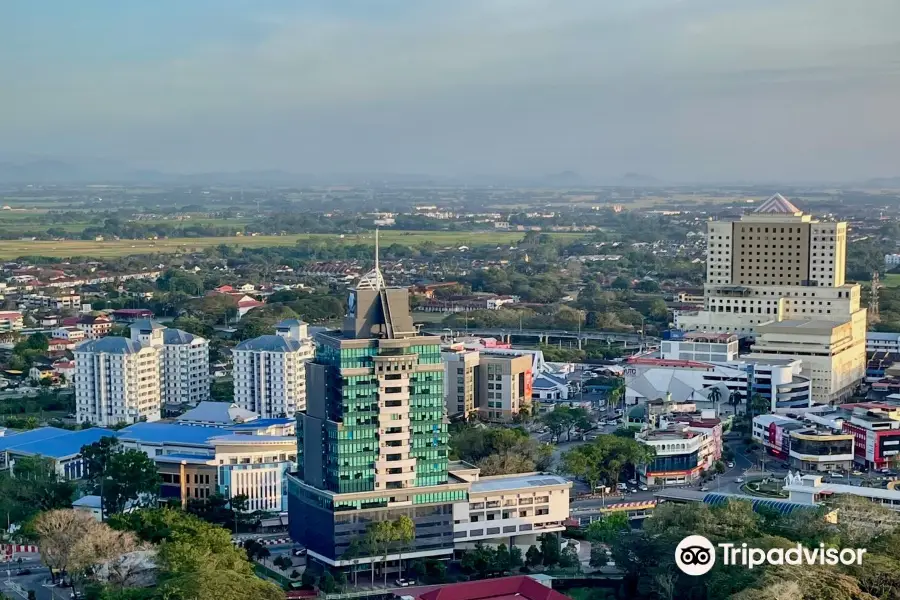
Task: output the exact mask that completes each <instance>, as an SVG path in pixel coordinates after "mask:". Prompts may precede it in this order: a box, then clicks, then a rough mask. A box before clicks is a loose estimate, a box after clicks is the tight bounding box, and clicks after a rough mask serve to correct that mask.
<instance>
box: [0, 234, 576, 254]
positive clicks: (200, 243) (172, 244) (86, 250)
mask: <svg viewBox="0 0 900 600" xmlns="http://www.w3.org/2000/svg"><path fill="white" fill-rule="evenodd" d="M524 235H525V234H524V233H522V232H493V231H490V232H470V231H459V232H456V231H392V230H386V231H382V232H381V234H380V241H381V244H383V245H385V246H389V245H391V244H395V243H397V244H404V245H407V246H418V245H420V244H424V243H425V242H433V243H435V244H437V245H438V246H463V245H465V246H479V245H484V244H515V243H517V242H519V241H520V240H521V239H522V238H523V237H524ZM551 235H553V236H554V237H570V238H577V237H582V234H575V233H571V234H570V233H554V234H551ZM307 239H318V240H341V241H342V242H343V243H346V244H372V245H374V244H375V234H374V233H364V234H347V235H345V236H340V235H337V234H314V233H310V234H298V235H260V236H233V237H198V238H169V239H161V240H111V241H103V242H95V241H82V240H64V241H46V242H45V241H31V240H0V259H3V260H9V259H14V258H17V257H19V256H48V257H55V258H68V257H73V256H83V257H93V258H117V257H122V256H130V255H135V254H184V253H190V252H197V251H202V250H203V249H204V248H209V247H214V246H219V245H222V244H225V245H227V246H235V247H238V248H263V247H266V246H292V245H294V244H296V243H297V242H298V241H300V240H307Z"/></svg>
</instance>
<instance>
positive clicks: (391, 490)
mask: <svg viewBox="0 0 900 600" xmlns="http://www.w3.org/2000/svg"><path fill="white" fill-rule="evenodd" d="M376 254H377V251H376ZM317 342H318V348H317V352H316V359H315V361H314V362H312V363H310V364H309V365H308V375H309V387H310V394H309V398H308V402H307V406H306V411H305V412H301V413H299V414H298V419H297V437H298V469H297V474H296V476H293V477H289V478H288V485H289V490H290V493H291V497H290V499H291V503H292V504H291V514H292V515H293V514H297V515H304V518H302V519H301V518H291V536H292V537H293V538H294V539H295V540H296V541H298V542H300V543H302V544H304V545H305V546H306V547H307V548H308V550H309V555H310V556H311V557H313V558H314V559H316V560H318V561H321V562H324V563H325V564H329V565H332V566H334V565H341V564H349V562H345V561H342V560H341V558H340V556H341V554H343V553H344V552H345V551H346V549H347V546H348V545H349V543H350V541H351V540H352V539H353V538H355V537H356V536H358V535H362V534H364V533H365V530H366V524H367V523H368V522H370V521H372V520H384V519H395V518H397V517H399V516H400V515H407V516H409V517H410V518H411V519H413V522H414V523H415V525H416V539H415V541H414V542H413V544H412V546H413V547H412V548H411V550H409V551H407V552H404V556H408V557H409V558H415V557H421V556H445V555H448V554H452V552H453V502H454V501H461V500H464V499H466V497H467V488H468V484H467V483H466V482H463V481H456V480H451V478H450V477H449V476H448V472H447V464H448V460H447V453H448V451H447V442H448V433H447V423H446V422H445V419H444V387H443V382H444V366H443V365H442V364H441V354H440V343H441V340H440V338H439V337H437V336H421V335H418V334H417V332H416V329H415V327H414V326H413V323H412V318H411V315H410V312H409V291H408V290H407V289H406V288H388V287H386V286H385V284H384V279H383V277H382V274H381V271H380V270H379V269H378V267H377V259H376V268H375V269H374V270H373V271H371V272H369V273H368V274H366V275H365V276H364V277H363V278H362V279H361V280H360V282H359V285H358V286H357V287H356V289H355V290H353V291H352V292H351V295H350V300H349V312H348V315H347V317H346V318H345V319H344V326H343V329H342V330H341V331H328V332H324V333H320V334H318V336H317Z"/></svg>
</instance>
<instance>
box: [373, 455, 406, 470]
mask: <svg viewBox="0 0 900 600" xmlns="http://www.w3.org/2000/svg"><path fill="white" fill-rule="evenodd" d="M415 466H416V459H415V458H402V459H400V460H388V459H387V458H379V459H378V460H376V461H375V469H376V470H377V472H378V473H381V472H382V471H386V470H387V469H398V468H399V469H406V470H407V472H409V470H410V469H414V468H415Z"/></svg>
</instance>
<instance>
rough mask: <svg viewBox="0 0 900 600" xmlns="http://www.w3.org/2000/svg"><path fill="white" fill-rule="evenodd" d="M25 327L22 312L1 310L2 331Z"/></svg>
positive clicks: (0, 324) (0, 322) (0, 327)
mask: <svg viewBox="0 0 900 600" xmlns="http://www.w3.org/2000/svg"><path fill="white" fill-rule="evenodd" d="M23 327H25V324H24V322H23V321H22V313H20V312H17V311H3V312H0V332H3V331H18V330H19V329H22V328H23Z"/></svg>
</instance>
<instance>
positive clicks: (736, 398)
mask: <svg viewBox="0 0 900 600" xmlns="http://www.w3.org/2000/svg"><path fill="white" fill-rule="evenodd" d="M740 403H741V394H740V393H739V392H738V391H737V390H732V391H731V393H730V394H728V404H730V405H731V411H732V412H733V413H734V414H737V407H738V405H739V404H740Z"/></svg>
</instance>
